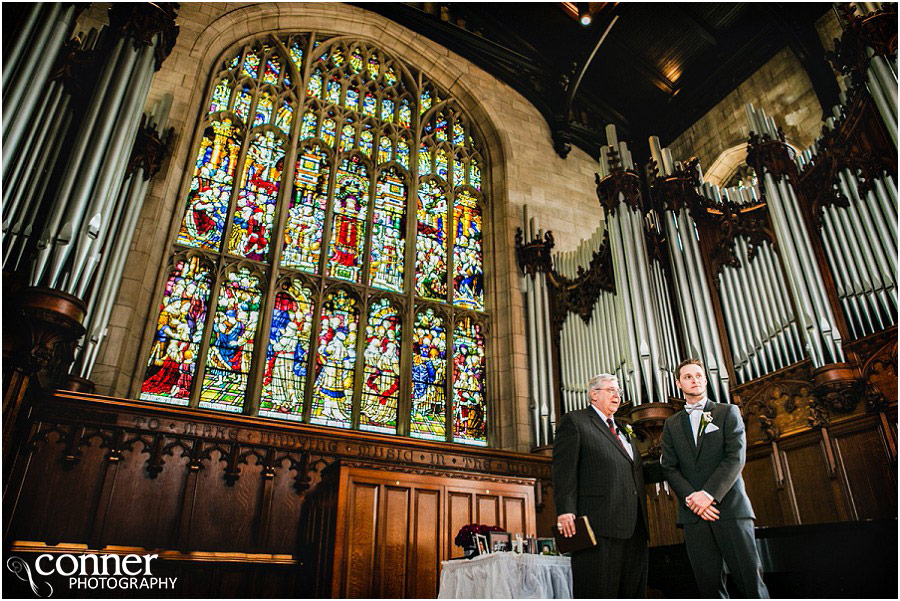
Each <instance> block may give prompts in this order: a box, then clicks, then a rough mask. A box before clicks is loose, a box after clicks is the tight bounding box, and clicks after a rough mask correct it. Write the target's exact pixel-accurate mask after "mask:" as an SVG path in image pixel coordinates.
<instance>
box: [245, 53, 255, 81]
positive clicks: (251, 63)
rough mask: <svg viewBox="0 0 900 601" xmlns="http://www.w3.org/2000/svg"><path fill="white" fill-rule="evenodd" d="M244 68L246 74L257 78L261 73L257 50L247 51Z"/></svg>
mask: <svg viewBox="0 0 900 601" xmlns="http://www.w3.org/2000/svg"><path fill="white" fill-rule="evenodd" d="M243 68H244V75H246V76H247V77H252V78H253V79H256V76H257V74H258V73H259V55H258V54H256V51H251V52H248V53H247V56H245V57H244V65H243Z"/></svg>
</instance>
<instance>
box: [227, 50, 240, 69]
mask: <svg viewBox="0 0 900 601" xmlns="http://www.w3.org/2000/svg"><path fill="white" fill-rule="evenodd" d="M240 62H241V53H240V52H238V53H237V54H235V55H234V58H232V59H231V61H230V62H229V63H228V68H229V69H235V68H236V67H237V66H238V65H239V64H240Z"/></svg>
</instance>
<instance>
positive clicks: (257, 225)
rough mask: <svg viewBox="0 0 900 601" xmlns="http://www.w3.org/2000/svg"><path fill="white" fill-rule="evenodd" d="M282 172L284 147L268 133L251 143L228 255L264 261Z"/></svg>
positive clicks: (257, 137)
mask: <svg viewBox="0 0 900 601" xmlns="http://www.w3.org/2000/svg"><path fill="white" fill-rule="evenodd" d="M283 171H284V143H283V142H282V140H281V139H279V138H276V137H275V134H274V133H272V132H271V131H267V132H265V133H264V134H257V135H256V137H255V138H254V139H253V140H252V141H251V142H250V146H249V148H248V149H247V157H246V159H245V160H244V172H243V176H242V177H241V188H240V191H239V192H238V197H237V207H236V208H235V211H234V218H233V225H232V228H231V234H230V236H229V240H228V252H230V253H231V254H234V255H240V256H243V257H246V258H248V259H253V260H255V261H265V260H266V257H267V256H268V254H269V238H270V237H271V233H272V222H273V221H274V220H275V203H276V201H277V199H278V186H279V184H280V183H281V173H282V172H283Z"/></svg>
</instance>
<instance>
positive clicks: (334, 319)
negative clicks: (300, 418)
mask: <svg viewBox="0 0 900 601" xmlns="http://www.w3.org/2000/svg"><path fill="white" fill-rule="evenodd" d="M358 325H359V309H358V308H357V303H356V300H355V299H354V298H353V297H352V296H350V295H348V294H347V293H346V292H344V291H343V290H338V291H336V292H332V293H330V294H329V295H328V296H327V297H325V303H324V304H323V306H322V316H321V330H320V333H319V344H318V351H317V352H316V381H315V388H314V391H313V400H312V412H311V416H310V422H311V423H314V424H323V425H326V426H338V427H340V428H349V427H350V418H351V414H352V413H353V395H352V392H353V374H354V372H355V366H356V331H357V327H358Z"/></svg>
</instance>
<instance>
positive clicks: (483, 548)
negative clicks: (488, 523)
mask: <svg viewBox="0 0 900 601" xmlns="http://www.w3.org/2000/svg"><path fill="white" fill-rule="evenodd" d="M475 542H476V544H477V545H478V554H479V555H485V554H487V553H490V552H491V547H490V545H488V540H487V537H486V536H485V535H483V534H476V535H475Z"/></svg>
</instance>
